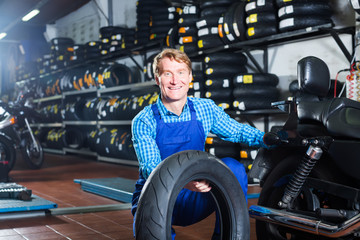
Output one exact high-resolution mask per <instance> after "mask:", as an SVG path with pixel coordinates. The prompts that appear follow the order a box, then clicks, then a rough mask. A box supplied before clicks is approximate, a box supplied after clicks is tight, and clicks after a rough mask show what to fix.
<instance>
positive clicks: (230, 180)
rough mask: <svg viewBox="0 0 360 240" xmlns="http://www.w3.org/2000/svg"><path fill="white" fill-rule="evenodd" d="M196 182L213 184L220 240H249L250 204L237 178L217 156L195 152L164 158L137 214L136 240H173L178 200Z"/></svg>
mask: <svg viewBox="0 0 360 240" xmlns="http://www.w3.org/2000/svg"><path fill="white" fill-rule="evenodd" d="M196 179H205V180H208V181H209V182H210V183H211V186H212V190H211V193H212V195H213V197H214V200H215V201H216V203H217V208H218V210H219V212H220V218H221V219H222V221H221V227H222V238H221V239H224V240H228V239H238V240H241V239H250V222H249V215H248V210H247V203H246V200H245V196H244V193H243V191H242V189H241V186H240V184H238V181H237V179H236V177H235V176H234V174H233V173H232V172H231V171H230V169H229V168H228V167H227V166H226V165H225V164H224V163H223V162H222V161H221V160H219V159H218V158H216V157H215V156H214V155H211V154H209V153H206V152H202V151H195V150H189V151H183V152H179V153H176V154H173V155H171V156H169V157H168V158H166V159H164V160H163V161H162V162H161V163H160V164H159V165H158V166H157V167H156V169H155V170H154V171H153V172H152V173H151V175H150V176H149V178H148V179H147V181H146V183H145V185H144V188H143V190H142V193H141V195H140V198H139V203H138V208H137V212H136V220H135V233H136V234H135V236H136V239H138V240H139V239H140V240H145V239H146V240H152V239H171V219H172V213H173V208H174V204H175V201H176V198H177V196H178V194H179V192H180V191H181V189H182V188H183V187H184V186H185V185H186V184H187V183H188V182H190V181H193V180H196Z"/></svg>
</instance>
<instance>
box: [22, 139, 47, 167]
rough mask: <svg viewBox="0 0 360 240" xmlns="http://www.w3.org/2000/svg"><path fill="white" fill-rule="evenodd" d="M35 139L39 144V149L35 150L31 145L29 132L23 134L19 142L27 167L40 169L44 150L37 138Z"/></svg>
mask: <svg viewBox="0 0 360 240" xmlns="http://www.w3.org/2000/svg"><path fill="white" fill-rule="evenodd" d="M35 140H36V142H37V145H38V146H39V151H36V149H35V147H34V146H33V141H32V139H31V136H30V134H29V133H28V134H25V136H24V137H23V139H22V140H21V143H20V145H21V154H22V157H23V159H24V161H25V163H26V164H27V165H28V167H29V168H31V169H40V168H41V167H42V165H43V163H44V151H43V148H42V146H41V143H40V141H39V139H37V138H36V137H35Z"/></svg>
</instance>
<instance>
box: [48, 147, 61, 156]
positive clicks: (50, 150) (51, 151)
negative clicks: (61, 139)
mask: <svg viewBox="0 0 360 240" xmlns="http://www.w3.org/2000/svg"><path fill="white" fill-rule="evenodd" d="M43 150H44V152H47V153H55V154H62V155H64V154H65V151H64V150H61V149H52V148H43Z"/></svg>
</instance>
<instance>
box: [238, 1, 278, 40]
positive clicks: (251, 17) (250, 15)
mask: <svg viewBox="0 0 360 240" xmlns="http://www.w3.org/2000/svg"><path fill="white" fill-rule="evenodd" d="M245 12H246V29H247V30H246V38H247V39H254V38H259V37H265V36H269V35H274V34H276V33H277V32H278V19H277V8H276V5H275V4H274V2H273V1H272V0H271V1H259V0H251V1H249V2H248V3H247V4H246V6H245Z"/></svg>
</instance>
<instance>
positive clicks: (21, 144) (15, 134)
mask: <svg viewBox="0 0 360 240" xmlns="http://www.w3.org/2000/svg"><path fill="white" fill-rule="evenodd" d="M29 95H31V93H30V92H28V93H25V94H23V93H20V94H19V97H18V98H17V100H16V101H15V102H14V103H9V104H7V103H4V102H0V163H1V171H0V177H1V181H5V182H6V181H8V173H9V172H10V171H11V170H12V169H13V167H14V165H15V161H16V150H17V149H20V151H21V154H22V157H23V159H24V161H25V162H26V164H27V165H28V167H29V168H31V169H39V168H41V166H42V164H43V162H44V153H43V149H42V146H41V144H40V141H39V140H38V139H37V137H36V136H35V135H34V132H33V131H32V129H31V127H30V123H29V121H30V120H33V119H37V118H39V117H40V115H39V113H37V112H36V111H35V110H34V109H33V108H31V107H29V106H28V102H29V101H28V100H29V99H28V98H29Z"/></svg>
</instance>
